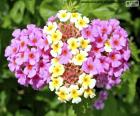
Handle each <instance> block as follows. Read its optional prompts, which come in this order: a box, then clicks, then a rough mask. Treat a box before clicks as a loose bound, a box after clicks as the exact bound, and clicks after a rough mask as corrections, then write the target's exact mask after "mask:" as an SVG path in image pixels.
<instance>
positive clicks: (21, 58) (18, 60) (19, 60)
mask: <svg viewBox="0 0 140 116" xmlns="http://www.w3.org/2000/svg"><path fill="white" fill-rule="evenodd" d="M27 60H28V55H27V53H26V52H25V53H24V52H21V53H18V54H17V55H16V59H15V62H16V64H18V65H22V64H23V63H24V62H26V61H27Z"/></svg>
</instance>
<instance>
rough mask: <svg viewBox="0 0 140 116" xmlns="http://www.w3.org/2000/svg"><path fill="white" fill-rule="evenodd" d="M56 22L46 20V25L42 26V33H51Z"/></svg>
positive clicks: (55, 26) (54, 28)
mask: <svg viewBox="0 0 140 116" xmlns="http://www.w3.org/2000/svg"><path fill="white" fill-rule="evenodd" d="M56 29H57V24H56V22H48V23H47V26H44V29H43V33H45V34H51V33H52V32H54V31H56Z"/></svg>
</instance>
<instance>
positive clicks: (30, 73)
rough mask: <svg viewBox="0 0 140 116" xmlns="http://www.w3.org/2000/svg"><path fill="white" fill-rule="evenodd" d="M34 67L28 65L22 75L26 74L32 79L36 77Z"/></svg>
mask: <svg viewBox="0 0 140 116" xmlns="http://www.w3.org/2000/svg"><path fill="white" fill-rule="evenodd" d="M36 71H37V69H36V67H35V66H33V65H30V64H28V65H27V66H26V67H25V69H24V74H26V75H27V76H28V77H29V78H32V77H34V76H35V75H36Z"/></svg>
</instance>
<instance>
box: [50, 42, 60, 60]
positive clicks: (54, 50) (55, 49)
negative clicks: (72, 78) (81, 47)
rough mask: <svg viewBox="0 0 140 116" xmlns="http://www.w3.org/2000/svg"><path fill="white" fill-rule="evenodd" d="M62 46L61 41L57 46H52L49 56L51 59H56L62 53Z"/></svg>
mask: <svg viewBox="0 0 140 116" xmlns="http://www.w3.org/2000/svg"><path fill="white" fill-rule="evenodd" d="M62 46H63V43H62V42H61V41H59V42H58V43H57V44H52V45H51V48H52V50H51V55H52V56H53V57H57V56H58V55H60V54H61V51H62Z"/></svg>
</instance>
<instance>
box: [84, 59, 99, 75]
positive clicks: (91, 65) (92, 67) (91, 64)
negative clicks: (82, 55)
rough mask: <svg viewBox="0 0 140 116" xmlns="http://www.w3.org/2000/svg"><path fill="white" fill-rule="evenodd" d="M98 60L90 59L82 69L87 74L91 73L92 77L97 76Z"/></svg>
mask: <svg viewBox="0 0 140 116" xmlns="http://www.w3.org/2000/svg"><path fill="white" fill-rule="evenodd" d="M96 61H97V60H94V61H93V59H92V58H91V57H89V58H88V59H87V60H86V61H85V62H84V63H83V65H82V69H83V71H85V72H86V73H90V74H92V75H96V74H97V73H98V69H97V67H98V63H99V62H96Z"/></svg>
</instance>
